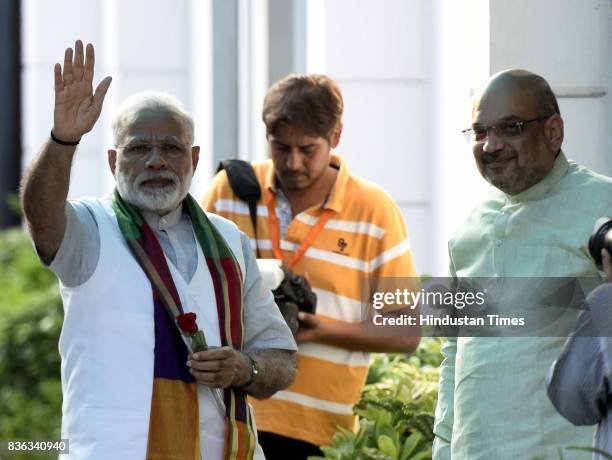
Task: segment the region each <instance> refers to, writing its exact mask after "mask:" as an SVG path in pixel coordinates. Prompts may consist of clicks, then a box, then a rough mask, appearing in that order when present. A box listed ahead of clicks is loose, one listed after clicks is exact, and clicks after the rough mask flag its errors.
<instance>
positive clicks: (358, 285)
mask: <svg viewBox="0 0 612 460" xmlns="http://www.w3.org/2000/svg"><path fill="white" fill-rule="evenodd" d="M343 108H344V106H343V101H342V96H341V94H340V90H339V88H338V85H337V83H336V82H335V81H333V80H332V79H330V78H328V77H326V76H323V75H290V76H288V77H286V78H284V79H282V80H280V81H278V82H277V83H275V84H274V85H273V86H272V87H271V88H270V89H269V90H268V93H267V95H266V98H265V101H264V108H263V121H264V123H265V125H266V135H267V140H268V146H269V151H270V157H271V159H270V160H267V161H263V162H257V163H255V164H254V165H253V166H254V169H255V174H256V176H257V179H258V181H259V184H260V186H261V189H262V196H261V198H260V200H259V202H258V204H257V237H256V239H255V235H254V231H253V225H252V223H251V220H250V215H249V209H248V206H247V204H246V203H245V202H243V201H240V199H239V198H238V197H237V196H236V195H235V194H234V193H233V191H232V189H231V187H230V184H229V182H228V178H227V174H226V172H225V171H222V172H220V173H219V174H217V176H216V177H215V178H214V180H213V182H212V185H211V186H210V189H209V190H208V193H207V195H206V197H205V198H204V200H203V206H204V208H205V209H206V210H207V211H211V212H214V213H217V214H220V215H222V216H224V217H227V218H228V219H230V220H232V221H234V222H235V223H236V224H237V225H238V226H239V227H240V229H241V230H243V231H244V232H246V233H247V234H248V235H249V236H250V237H251V242H252V245H253V247H257V248H258V250H259V252H260V254H261V257H264V258H277V259H281V260H283V261H284V262H285V263H286V264H287V265H288V266H289V267H290V268H291V269H292V270H293V272H294V273H297V274H302V275H303V274H307V275H308V279H309V281H310V283H311V285H312V287H313V290H314V292H315V293H316V294H317V297H318V304H317V314H316V315H310V314H307V313H300V317H299V319H300V329H299V331H298V335H297V341H298V344H299V351H298V364H299V365H298V367H299V370H298V374H297V378H296V380H295V383H294V384H293V385H292V386H291V387H289V388H288V389H287V391H281V392H278V393H276V395H274V396H273V397H272V398H271V399H269V400H266V401H252V403H253V406H254V408H255V418H256V420H257V426H258V428H259V441H260V443H261V445H262V447H263V448H264V452H265V455H266V458H267V459H268V460H270V459H272V460H274V459H283V460H286V459H288V458H291V459H305V458H306V457H307V456H308V455H317V454H318V455H320V454H321V452H320V451H319V449H318V446H320V445H326V444H330V442H331V436H332V434H333V433H335V432H336V431H337V426H344V427H347V428H349V429H351V428H353V427H354V424H355V422H356V420H355V416H354V415H353V412H352V406H353V405H354V404H355V403H356V402H357V401H358V400H359V397H360V394H361V390H362V387H363V384H364V382H365V379H366V375H367V371H368V364H369V355H368V352H373V351H379V352H387V351H396V352H411V351H413V350H414V349H415V348H416V347H417V345H418V342H419V338H418V337H408V336H401V337H398V336H389V335H387V336H386V337H385V336H383V335H382V334H378V335H374V334H371V333H368V334H366V333H365V332H364V328H363V327H362V326H363V323H362V318H361V299H362V287H363V285H364V283H365V282H366V281H367V280H368V279H375V278H381V277H416V276H417V272H416V269H415V266H414V261H413V257H412V253H411V251H410V245H409V240H408V236H407V232H406V226H405V224H404V220H403V217H402V214H401V212H400V210H399V208H398V207H397V205H396V204H395V203H394V202H393V200H392V199H391V198H390V197H389V195H388V194H387V193H386V192H385V191H384V190H383V189H382V188H381V187H379V186H378V185H375V184H373V183H371V182H368V181H366V180H364V179H362V178H360V177H357V176H354V175H353V174H351V173H350V172H349V171H348V169H347V166H346V163H345V162H344V160H343V159H342V158H341V157H340V156H338V155H336V154H333V153H332V152H331V150H332V149H334V148H336V146H337V145H338V143H339V141H340V136H341V133H342V112H343Z"/></svg>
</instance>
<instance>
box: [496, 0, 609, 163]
mask: <svg viewBox="0 0 612 460" xmlns="http://www.w3.org/2000/svg"><path fill="white" fill-rule="evenodd" d="M490 8H491V72H492V73H495V72H497V71H500V70H503V69H506V68H509V67H521V68H525V69H528V70H531V71H534V72H536V73H539V74H541V75H542V76H543V77H544V78H546V79H547V80H548V82H549V83H550V85H551V86H552V88H553V90H554V91H555V93H557V97H559V105H560V109H561V114H562V116H563V118H564V120H565V142H564V145H563V149H564V151H565V152H566V154H567V155H568V156H569V157H570V158H573V159H575V160H576V161H578V162H580V163H583V164H584V165H586V166H588V167H590V168H592V169H594V170H595V171H597V172H600V173H603V174H611V173H612V130H611V129H610V128H611V127H612V103H611V99H610V98H611V97H612V96H611V95H610V93H611V92H612V0H580V1H576V0H537V1H533V0H512V1H502V0H491V1H490ZM517 31H520V33H517Z"/></svg>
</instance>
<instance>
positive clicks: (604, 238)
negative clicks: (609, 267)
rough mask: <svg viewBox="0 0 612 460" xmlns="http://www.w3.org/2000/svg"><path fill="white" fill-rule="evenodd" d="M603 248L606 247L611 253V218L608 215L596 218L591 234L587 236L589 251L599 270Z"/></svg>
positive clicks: (601, 268) (601, 267)
mask: <svg viewBox="0 0 612 460" xmlns="http://www.w3.org/2000/svg"><path fill="white" fill-rule="evenodd" d="M603 248H606V249H607V250H608V252H609V253H610V254H611V255H612V218H610V217H602V218H600V219H597V222H595V228H594V230H593V234H592V235H591V237H590V238H589V253H590V254H591V257H592V258H593V260H594V261H595V265H597V268H599V269H600V270H603V266H602V260H601V250H602V249H603Z"/></svg>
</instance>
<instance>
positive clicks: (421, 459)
mask: <svg viewBox="0 0 612 460" xmlns="http://www.w3.org/2000/svg"><path fill="white" fill-rule="evenodd" d="M431 454H432V452H431V447H428V448H427V450H424V451H423V452H419V453H418V454H416V455H415V456H414V457H412V458H411V459H410V460H426V459H430V458H431Z"/></svg>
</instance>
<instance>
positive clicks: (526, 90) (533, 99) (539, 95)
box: [473, 69, 561, 117]
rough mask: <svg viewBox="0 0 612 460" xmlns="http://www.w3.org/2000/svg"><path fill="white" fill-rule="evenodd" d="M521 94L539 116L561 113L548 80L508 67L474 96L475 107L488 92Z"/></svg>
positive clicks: (526, 71)
mask: <svg viewBox="0 0 612 460" xmlns="http://www.w3.org/2000/svg"><path fill="white" fill-rule="evenodd" d="M492 93H493V94H500V93H502V94H513V95H517V94H521V95H523V96H524V98H525V99H527V100H529V102H530V103H531V104H533V107H534V109H535V111H536V114H537V116H539V117H548V116H551V115H553V114H557V115H561V112H560V111H559V104H558V103H557V98H556V97H555V93H553V91H552V89H551V87H550V85H549V84H548V82H547V81H546V80H545V79H544V78H543V77H541V76H540V75H538V74H535V73H533V72H529V71H528V70H523V69H508V70H502V71H501V72H498V73H496V74H495V75H493V76H492V77H491V78H490V79H489V81H488V83H487V84H486V86H485V87H484V89H483V90H482V91H481V92H480V93H479V94H478V95H477V96H476V97H475V98H474V106H473V107H475V106H476V105H477V104H478V102H479V101H480V100H481V99H482V98H484V97H486V96H488V95H489V94H492Z"/></svg>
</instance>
